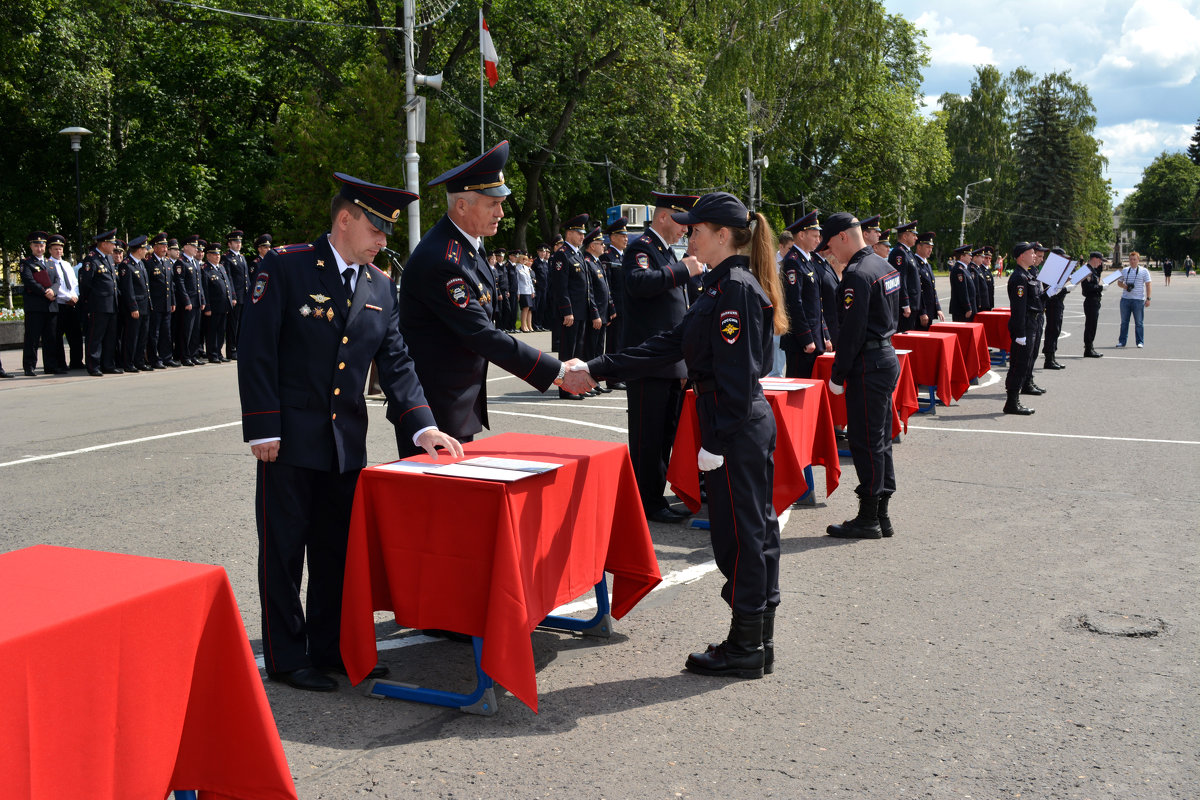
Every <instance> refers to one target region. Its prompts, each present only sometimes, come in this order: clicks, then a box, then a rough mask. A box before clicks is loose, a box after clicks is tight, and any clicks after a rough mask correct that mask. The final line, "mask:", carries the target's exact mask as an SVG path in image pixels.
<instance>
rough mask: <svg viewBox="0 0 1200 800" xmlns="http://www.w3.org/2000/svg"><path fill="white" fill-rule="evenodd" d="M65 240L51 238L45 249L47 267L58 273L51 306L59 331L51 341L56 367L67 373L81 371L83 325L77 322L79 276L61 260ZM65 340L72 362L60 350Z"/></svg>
mask: <svg viewBox="0 0 1200 800" xmlns="http://www.w3.org/2000/svg"><path fill="white" fill-rule="evenodd" d="M66 244H67V240H66V238H65V237H63V235H62V234H59V233H55V234H52V235H51V236H50V243H49V244H48V245H47V247H48V249H49V251H50V263H52V264H53V265H54V268H55V269H56V270H57V271H58V290H57V291H56V293H55V294H56V296H55V298H54V302H55V303H56V304H57V305H58V314H57V316H58V329H57V330H56V331H55V334H54V341H55V345H54V347H55V348H56V351H57V355H58V363H59V364H61V365H64V366H66V367H67V368H68V369H83V368H84V364H83V324H82V323H81V322H80V317H79V311H78V309H76V305H77V304H78V303H79V276H78V274H77V273H76V272H75V267H74V266H72V264H71V262H70V261H68V260H67V259H65V258H63V252H64V251H65V249H66ZM64 336H65V337H67V348H69V349H70V353H71V360H70V362H69V363H68V361H67V359H66V349H64V347H63V337H64Z"/></svg>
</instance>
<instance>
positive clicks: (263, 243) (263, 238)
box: [246, 233, 274, 292]
mask: <svg viewBox="0 0 1200 800" xmlns="http://www.w3.org/2000/svg"><path fill="white" fill-rule="evenodd" d="M273 241H274V240H273V239H272V238H271V234H269V233H263V234H259V236H258V238H257V239H255V240H254V250H255V252H256V255H253V256H251V257H250V260H249V261H248V262H246V267H247V270H246V274H247V275H251V276H252V275H253V274H254V270H255V269H256V268H257V267H258V262H259V261H262V260H263V259H264V258H266V256H267V253H269V252H271V242H273ZM246 291H247V292H249V291H250V284H249V281H247V284H246Z"/></svg>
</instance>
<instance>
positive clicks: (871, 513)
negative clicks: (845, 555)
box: [825, 496, 883, 539]
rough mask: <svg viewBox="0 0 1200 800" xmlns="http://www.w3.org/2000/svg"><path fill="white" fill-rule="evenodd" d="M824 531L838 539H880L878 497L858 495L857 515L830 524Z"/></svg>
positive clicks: (881, 535)
mask: <svg viewBox="0 0 1200 800" xmlns="http://www.w3.org/2000/svg"><path fill="white" fill-rule="evenodd" d="M825 532H826V533H828V534H829V535H830V536H836V537H837V538H839V539H882V538H883V530H882V529H880V527H879V498H878V497H862V496H860V497H859V498H858V516H857V517H855V518H854V519H848V520H846V521H845V522H843V523H842V524H841V525H830V526H829V527H828V528H826V529H825Z"/></svg>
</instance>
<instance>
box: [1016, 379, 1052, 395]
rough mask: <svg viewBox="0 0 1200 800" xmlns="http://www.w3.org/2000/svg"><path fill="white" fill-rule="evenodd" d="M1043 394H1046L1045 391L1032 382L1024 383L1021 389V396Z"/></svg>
mask: <svg viewBox="0 0 1200 800" xmlns="http://www.w3.org/2000/svg"><path fill="white" fill-rule="evenodd" d="M1045 393H1046V390H1045V389H1043V388H1042V387H1040V386H1038V385H1037V384H1036V383H1034V382H1033V381H1026V382H1025V385H1024V386H1022V387H1021V394H1033V395H1038V394H1045Z"/></svg>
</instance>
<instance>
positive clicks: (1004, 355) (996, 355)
mask: <svg viewBox="0 0 1200 800" xmlns="http://www.w3.org/2000/svg"><path fill="white" fill-rule="evenodd" d="M988 352H990V353H991V354H992V366H993V367H1003V366H1004V365H1005V364H1007V363H1008V351H1007V350H999V349H997V350H995V351H988Z"/></svg>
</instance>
